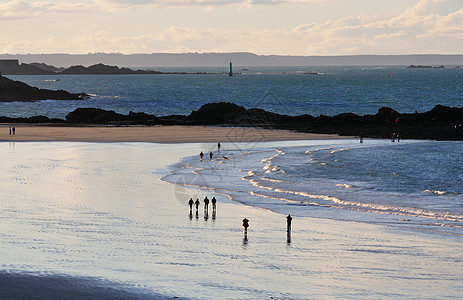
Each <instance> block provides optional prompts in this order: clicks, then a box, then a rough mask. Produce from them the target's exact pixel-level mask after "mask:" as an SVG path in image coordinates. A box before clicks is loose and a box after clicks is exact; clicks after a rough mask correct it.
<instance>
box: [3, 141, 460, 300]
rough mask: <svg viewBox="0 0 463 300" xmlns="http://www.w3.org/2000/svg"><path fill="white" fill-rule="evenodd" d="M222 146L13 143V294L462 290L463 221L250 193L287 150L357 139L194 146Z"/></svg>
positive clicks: (6, 242) (8, 284)
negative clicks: (207, 203) (201, 156)
mask: <svg viewBox="0 0 463 300" xmlns="http://www.w3.org/2000/svg"><path fill="white" fill-rule="evenodd" d="M401 143H402V142H401ZM214 146H215V144H172V145H167V144H164V145H161V144H149V143H76V142H67V143H65V142H59V143H58V142H47V143H35V142H16V143H13V142H2V143H0V150H1V151H2V153H3V155H2V156H1V157H0V163H1V165H2V173H1V174H0V177H1V180H0V192H1V197H0V236H1V238H0V254H1V257H2V259H1V263H0V266H1V267H0V296H1V297H2V298H6V299H11V298H13V299H24V298H38V299H172V298H174V297H179V298H180V299H272V298H273V299H333V298H343V299H345V298H351V299H381V298H383V299H385V298H389V299H390V298H394V299H410V298H419V299H442V298H445V299H461V297H462V295H463V289H462V278H463V276H462V275H463V257H462V252H461V248H462V246H463V245H462V240H461V234H459V233H458V232H454V231H453V230H452V231H451V232H439V231H428V230H424V231H423V230H416V229H415V228H407V227H400V226H395V225H394V224H395V223H399V222H398V221H396V222H391V223H392V226H389V225H388V224H384V222H377V221H375V218H374V217H368V220H365V222H363V221H360V222H359V221H355V220H348V221H345V220H341V219H346V218H345V217H343V218H339V219H338V218H336V217H333V218H330V215H332V216H334V215H336V214H337V211H342V209H341V208H337V207H326V208H325V209H323V208H322V207H320V206H318V205H312V206H307V205H306V204H304V203H293V204H292V203H290V202H289V201H288V200H282V199H273V198H269V197H258V196H255V195H250V194H249V190H250V188H249V183H250V180H256V181H258V180H260V179H261V178H262V176H260V177H256V176H253V175H252V174H251V173H250V172H251V171H253V172H255V173H256V175H257V173H263V174H268V176H271V175H272V173H273V175H272V176H277V175H276V174H277V173H278V172H277V171H276V169H277V168H278V167H277V165H278V164H280V163H277V160H278V159H280V158H282V157H284V154H283V153H282V152H279V151H283V152H285V151H286V152H287V153H289V152H291V151H294V152H296V153H299V152H300V151H299V150H302V149H312V150H313V151H315V150H316V147H320V148H327V147H334V148H337V147H343V148H344V146H345V145H343V144H341V143H340V142H339V141H326V142H325V144H323V143H322V144H318V145H317V143H316V142H311V143H306V142H298V143H296V142H278V143H263V144H257V145H256V144H229V143H226V142H224V143H223V149H222V150H221V153H220V154H221V155H219V153H216V155H215V157H216V159H214V160H213V161H208V160H204V161H202V162H199V160H198V157H197V155H195V156H194V157H193V156H192V154H193V153H199V151H200V150H203V151H210V150H214V152H215V149H214ZM372 146H373V147H376V146H374V145H372ZM377 146H378V147H381V146H384V145H381V144H378V145H377ZM400 146H402V144H401V145H400ZM410 146H413V145H410ZM351 147H353V146H351ZM272 149H273V150H272ZM274 149H278V151H276V150H274ZM355 150H357V149H353V151H355ZM344 152H346V153H348V151H344ZM223 155H229V159H228V160H226V161H224V160H223ZM307 155H309V154H307ZM309 156H310V155H309ZM184 157H187V158H185V160H183V162H182V163H179V161H181V160H182V158H184ZM272 157H274V158H272ZM220 158H222V159H220ZM261 158H262V159H263V160H264V161H262V159H261ZM256 159H257V161H256ZM283 160H284V159H283ZM270 164H271V165H270ZM256 165H258V167H257V168H256ZM280 165H281V167H282V168H286V170H287V172H288V174H292V171H291V170H290V168H289V166H288V164H285V163H281V164H280ZM180 166H183V167H184V168H182V167H180ZM266 166H268V167H266ZM232 167H233V168H232ZM240 169H241V171H239V170H240ZM245 169H246V170H245ZM174 170H178V172H180V173H181V174H179V173H177V172H174V173H171V172H172V171H174ZM268 170H270V171H271V172H270V173H265V172H266V171H268ZM296 172H297V173H298V174H299V173H301V172H300V171H296ZM166 176H167V177H166ZM235 176H236V177H235ZM249 176H252V178H243V177H249ZM291 176H293V175H291ZM304 176H306V175H304ZM276 178H279V179H278V180H280V179H281V178H280V177H276ZM167 180H171V181H173V182H175V183H176V184H170V183H168V182H166V181H167ZM190 181H191V182H190ZM195 182H196V184H195ZM342 182H343V183H346V180H344V181H342ZM179 183H183V184H182V185H180V184H179ZM198 183H200V184H198ZM205 183H207V184H205ZM185 184H195V185H191V186H185ZM198 185H199V186H200V187H198ZM259 185H262V184H261V183H260V182H259ZM291 186H292V185H286V186H285V187H284V188H285V189H289V188H291ZM305 186H306V187H307V188H309V185H305ZM225 189H226V190H225ZM253 190H254V189H253ZM255 191H256V192H258V191H259V192H260V193H261V192H263V191H262V188H260V187H258V188H256V189H255ZM206 195H207V196H208V197H209V198H211V197H212V196H215V197H216V198H217V200H218V205H217V211H216V213H215V214H213V213H212V212H211V211H210V210H209V214H206V213H205V212H204V211H203V205H202V204H201V207H200V209H199V212H198V214H197V215H196V213H195V212H193V214H192V215H191V216H190V215H189V211H188V205H187V204H186V202H187V200H188V199H189V197H194V198H199V199H203V198H204V197H205V196H206ZM228 195H230V196H228ZM230 197H231V198H232V199H231V198H230ZM279 197H280V198H283V197H281V196H279ZM284 197H286V196H284ZM290 197H292V196H291V195H290V196H289V198H290ZM287 198H288V197H287ZM251 201H252V202H251ZM311 201H312V200H311ZM316 201H317V200H314V201H313V202H316ZM240 202H243V203H246V202H248V203H247V204H249V205H242V204H240ZM446 209H448V208H446ZM309 210H310V211H313V212H314V215H312V216H311V214H312V213H309V212H308V211H309ZM277 212H280V213H277ZM288 212H291V213H292V214H293V225H292V232H291V237H290V239H288V236H287V232H286V220H285V214H286V213H288ZM355 213H357V212H355ZM358 213H359V214H360V213H362V214H366V213H364V212H363V211H361V212H358ZM308 216H309V217H308ZM244 217H246V218H248V219H249V220H250V222H249V223H250V227H249V230H248V234H247V235H246V236H245V235H244V234H243V229H242V227H241V220H242V219H243V218H244ZM386 217H388V216H387V215H386ZM393 218H395V217H392V219H393ZM400 218H404V217H403V216H400ZM411 222H413V223H415V222H417V221H415V218H414V220H413V221H411ZM420 222H422V221H420ZM439 222H444V221H439ZM410 227H413V226H410ZM429 227H431V228H433V226H432V225H431V226H429ZM451 229H455V231H457V230H461V229H458V228H457V227H454V228H451ZM11 295H16V296H15V297H12V296H11ZM18 295H20V296H18ZM22 296H24V297H22Z"/></svg>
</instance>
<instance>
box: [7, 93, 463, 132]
mask: <svg viewBox="0 0 463 300" xmlns="http://www.w3.org/2000/svg"><path fill="white" fill-rule="evenodd" d="M31 120H35V121H37V122H36V123H50V122H62V123H64V124H67V125H71V126H76V125H77V126H80V125H89V124H100V125H101V124H111V125H148V126H151V125H224V126H237V127H262V128H270V129H285V130H294V131H299V132H311V133H325V134H338V135H344V136H359V135H363V136H364V137H372V138H390V137H391V135H392V134H393V133H396V134H397V133H398V134H400V137H401V138H403V139H433V140H463V108H456V107H447V106H441V105H437V106H436V107H434V108H433V109H432V110H430V111H428V112H425V113H412V114H401V113H399V112H397V111H395V110H393V109H391V108H387V107H383V108H381V109H379V110H378V113H376V114H374V115H364V116H358V115H356V114H352V113H343V114H339V115H336V116H332V117H330V116H323V115H321V116H319V117H314V116H311V115H300V116H287V115H280V114H275V113H272V112H268V111H265V110H262V109H246V108H244V107H242V106H238V105H236V104H233V103H224V102H221V103H209V104H206V105H203V106H202V107H201V108H199V109H198V110H197V111H193V112H191V114H190V115H188V116H181V115H171V116H163V117H156V116H155V115H149V114H145V113H142V112H141V113H134V112H130V113H129V114H128V115H123V114H119V113H116V112H115V111H107V110H103V109H99V108H78V109H76V110H75V111H73V112H71V113H69V114H68V115H67V116H66V120H57V119H53V120H49V119H48V118H46V117H42V116H38V117H32V118H26V119H24V118H21V119H11V118H5V117H3V118H2V117H0V122H3V123H14V122H29V123H30V122H31Z"/></svg>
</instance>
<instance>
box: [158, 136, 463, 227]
mask: <svg viewBox="0 0 463 300" xmlns="http://www.w3.org/2000/svg"><path fill="white" fill-rule="evenodd" d="M264 144H265V143H264ZM295 144H296V145H295V146H288V145H287V144H286V146H282V147H273V146H270V147H268V148H267V147H263V146H258V147H257V148H256V149H252V148H242V149H240V148H236V149H233V150H223V149H222V151H221V152H220V153H217V152H216V154H218V155H217V156H218V157H217V158H216V159H215V160H214V161H213V162H209V161H199V160H198V158H197V157H196V156H194V157H187V158H185V159H184V161H183V162H182V163H181V164H179V165H176V166H175V168H174V170H173V171H172V174H171V175H169V176H167V177H166V178H165V180H167V181H169V182H173V183H179V182H180V183H181V182H182V180H186V184H190V185H192V186H197V187H198V188H211V189H212V190H213V191H214V192H216V193H223V194H226V195H229V196H230V197H231V198H232V199H234V200H236V201H239V202H241V203H244V204H246V205H251V206H256V207H261V208H265V209H269V210H272V211H275V212H278V213H281V214H288V213H291V214H292V215H295V216H298V217H312V218H324V219H331V220H348V221H355V222H365V223H371V224H383V225H386V226H394V227H401V228H404V229H405V228H406V229H407V230H417V231H427V232H434V233H436V234H451V235H458V236H462V235H463V175H462V173H461V170H463V163H462V161H461V157H462V155H463V152H462V151H463V150H462V149H463V147H462V143H461V142H434V141H400V142H397V141H396V142H391V141H390V140H365V141H364V143H359V142H358V141H355V140H340V141H334V140H332V141H316V142H303V143H301V142H295ZM224 157H226V159H225V158H224Z"/></svg>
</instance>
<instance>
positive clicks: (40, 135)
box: [0, 124, 349, 143]
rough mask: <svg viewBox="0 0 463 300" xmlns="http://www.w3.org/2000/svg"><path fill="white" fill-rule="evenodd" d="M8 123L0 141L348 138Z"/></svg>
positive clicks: (224, 129) (229, 130)
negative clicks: (13, 124) (12, 125)
mask: <svg viewBox="0 0 463 300" xmlns="http://www.w3.org/2000/svg"><path fill="white" fill-rule="evenodd" d="M9 127H10V125H9V124H3V125H2V127H0V141H36V142H45V141H55V142H62V141H73V142H152V143H204V142H235V143H236V142H265V141H287V140H320V139H330V140H332V139H340V138H349V137H340V136H337V135H330V134H313V133H300V132H292V131H286V130H269V129H261V128H241V127H214V126H150V127H146V126H133V127H105V126H91V127H67V126H43V125H15V128H16V132H15V134H14V135H10V134H9Z"/></svg>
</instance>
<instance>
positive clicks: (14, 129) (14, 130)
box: [13, 127, 16, 135]
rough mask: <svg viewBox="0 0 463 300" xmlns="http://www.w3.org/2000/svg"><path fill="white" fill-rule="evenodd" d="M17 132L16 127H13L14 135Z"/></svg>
mask: <svg viewBox="0 0 463 300" xmlns="http://www.w3.org/2000/svg"><path fill="white" fill-rule="evenodd" d="M15 132H16V128H15V127H13V135H14V134H15Z"/></svg>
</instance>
